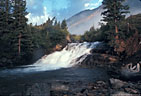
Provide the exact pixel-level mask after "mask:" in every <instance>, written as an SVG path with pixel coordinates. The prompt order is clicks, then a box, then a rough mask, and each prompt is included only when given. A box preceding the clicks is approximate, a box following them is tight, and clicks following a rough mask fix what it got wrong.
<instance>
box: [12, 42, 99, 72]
mask: <svg viewBox="0 0 141 96" xmlns="http://www.w3.org/2000/svg"><path fill="white" fill-rule="evenodd" d="M98 44H100V42H93V43H87V42H84V43H69V44H68V45H67V46H66V47H65V48H64V49H63V50H62V51H56V52H54V53H52V54H50V55H45V56H43V57H42V58H41V59H40V60H38V61H37V62H36V63H34V64H32V65H28V66H24V67H26V68H23V69H15V70H14V71H16V72H19V71H22V72H35V71H47V70H56V69H60V68H69V67H72V66H75V65H76V64H78V62H81V61H83V60H84V59H85V58H86V57H87V55H89V54H90V51H91V50H92V49H93V48H95V47H96V46H97V45H98ZM81 56H82V57H81ZM80 57H81V58H80ZM78 58H80V59H79V60H78Z"/></svg>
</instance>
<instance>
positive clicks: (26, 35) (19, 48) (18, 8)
mask: <svg viewBox="0 0 141 96" xmlns="http://www.w3.org/2000/svg"><path fill="white" fill-rule="evenodd" d="M13 8H14V10H13V18H14V22H13V23H14V24H13V25H14V29H15V30H14V31H13V34H12V37H13V42H12V43H13V44H12V45H13V49H14V54H15V55H16V56H17V57H18V58H19V59H20V58H22V60H24V59H25V60H26V59H28V58H29V57H31V56H30V55H31V53H32V50H33V45H32V37H31V33H30V32H28V31H27V18H26V17H25V16H26V15H27V12H26V1H25V0H14V6H13ZM16 61H17V60H16Z"/></svg>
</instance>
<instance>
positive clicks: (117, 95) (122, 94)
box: [111, 92, 133, 96]
mask: <svg viewBox="0 0 141 96" xmlns="http://www.w3.org/2000/svg"><path fill="white" fill-rule="evenodd" d="M111 96H133V95H132V94H129V93H125V92H116V93H114V94H112V95H111Z"/></svg>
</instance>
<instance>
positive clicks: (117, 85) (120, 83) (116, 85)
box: [110, 78, 127, 88]
mask: <svg viewBox="0 0 141 96" xmlns="http://www.w3.org/2000/svg"><path fill="white" fill-rule="evenodd" d="M110 83H111V85H112V87H113V88H121V87H123V86H124V85H125V84H127V82H123V81H121V80H119V79H114V78H111V79H110Z"/></svg>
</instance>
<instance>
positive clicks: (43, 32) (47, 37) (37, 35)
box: [28, 18, 69, 53]
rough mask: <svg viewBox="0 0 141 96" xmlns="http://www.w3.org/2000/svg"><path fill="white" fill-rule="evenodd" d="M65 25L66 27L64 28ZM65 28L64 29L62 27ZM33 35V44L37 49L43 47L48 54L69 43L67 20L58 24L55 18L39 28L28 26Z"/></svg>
mask: <svg viewBox="0 0 141 96" xmlns="http://www.w3.org/2000/svg"><path fill="white" fill-rule="evenodd" d="M64 25H65V26H64ZM62 26H64V27H62ZM28 27H29V28H28V29H29V30H30V31H31V33H32V37H33V43H34V45H35V47H36V48H37V47H38V48H39V47H42V48H44V49H45V50H46V52H47V53H50V52H51V51H53V50H52V49H53V48H54V47H55V46H56V45H57V44H60V45H64V44H66V43H67V40H66V37H67V35H69V32H68V31H67V25H66V22H65V20H63V21H62V23H61V24H60V22H57V20H55V18H53V19H50V18H48V20H47V21H46V23H44V24H42V25H39V26H32V24H31V25H30V26H28Z"/></svg>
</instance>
